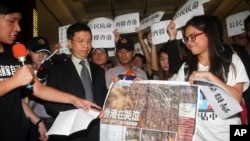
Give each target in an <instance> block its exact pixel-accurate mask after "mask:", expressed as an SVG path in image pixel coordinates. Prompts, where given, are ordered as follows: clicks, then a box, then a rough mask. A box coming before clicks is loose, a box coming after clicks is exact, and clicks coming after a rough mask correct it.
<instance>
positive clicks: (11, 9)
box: [0, 0, 24, 15]
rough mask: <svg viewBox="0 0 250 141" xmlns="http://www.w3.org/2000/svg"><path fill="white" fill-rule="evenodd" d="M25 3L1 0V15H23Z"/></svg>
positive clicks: (18, 0) (15, 0)
mask: <svg viewBox="0 0 250 141" xmlns="http://www.w3.org/2000/svg"><path fill="white" fill-rule="evenodd" d="M22 3H24V2H22V1H20V0H1V1H0V15H7V14H10V13H22V10H23V4H22Z"/></svg>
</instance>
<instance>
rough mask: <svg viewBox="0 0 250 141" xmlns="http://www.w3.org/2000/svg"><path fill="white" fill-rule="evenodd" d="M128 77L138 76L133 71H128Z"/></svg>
mask: <svg viewBox="0 0 250 141" xmlns="http://www.w3.org/2000/svg"><path fill="white" fill-rule="evenodd" d="M126 76H136V75H135V72H134V71H133V70H128V71H127V73H126Z"/></svg>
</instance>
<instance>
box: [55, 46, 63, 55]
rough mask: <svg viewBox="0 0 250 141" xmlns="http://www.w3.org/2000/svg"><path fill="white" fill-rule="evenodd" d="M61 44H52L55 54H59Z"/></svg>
mask: <svg viewBox="0 0 250 141" xmlns="http://www.w3.org/2000/svg"><path fill="white" fill-rule="evenodd" d="M61 48H62V47H61V44H60V43H57V44H55V45H54V51H55V50H57V52H56V54H60V51H59V50H60V49H61Z"/></svg>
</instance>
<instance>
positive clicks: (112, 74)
mask: <svg viewBox="0 0 250 141" xmlns="http://www.w3.org/2000/svg"><path fill="white" fill-rule="evenodd" d="M134 56H135V47H134V42H133V41H132V40H131V39H130V38H125V37H123V38H120V39H119V40H118V41H117V43H116V57H117V59H118V61H119V64H118V65H117V66H116V67H114V68H112V69H110V70H108V71H106V73H105V79H106V85H107V88H108V87H109V85H110V84H111V82H116V81H118V80H135V79H140V80H147V75H146V73H145V71H143V70H142V69H140V68H137V67H135V66H133V65H132V60H133V57H134Z"/></svg>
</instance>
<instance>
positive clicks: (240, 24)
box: [229, 19, 244, 28]
mask: <svg viewBox="0 0 250 141" xmlns="http://www.w3.org/2000/svg"><path fill="white" fill-rule="evenodd" d="M243 21H244V19H241V20H238V21H232V22H230V23H229V28H236V27H238V26H244V24H243V23H244V22H243Z"/></svg>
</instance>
